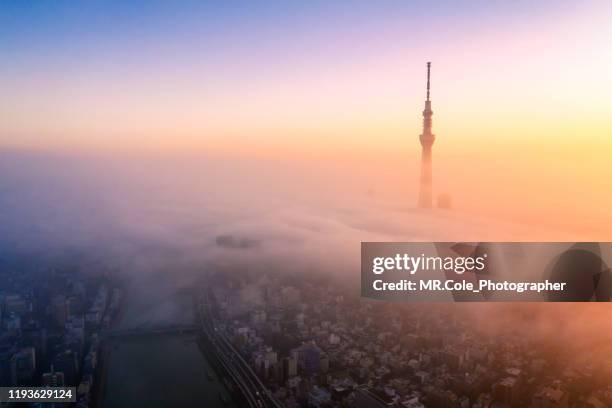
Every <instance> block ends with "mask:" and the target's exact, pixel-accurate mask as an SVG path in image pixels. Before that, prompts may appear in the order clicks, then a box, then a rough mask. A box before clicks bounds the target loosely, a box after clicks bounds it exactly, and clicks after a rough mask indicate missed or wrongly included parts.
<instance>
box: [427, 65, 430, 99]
mask: <svg viewBox="0 0 612 408" xmlns="http://www.w3.org/2000/svg"><path fill="white" fill-rule="evenodd" d="M430 73H431V62H428V63H427V100H429V76H430Z"/></svg>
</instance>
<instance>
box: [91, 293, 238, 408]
mask: <svg viewBox="0 0 612 408" xmlns="http://www.w3.org/2000/svg"><path fill="white" fill-rule="evenodd" d="M123 307H124V310H123V312H122V316H121V318H120V321H119V322H117V325H116V328H118V329H134V328H149V327H163V326H167V325H172V324H181V323H192V322H193V320H194V313H193V305H192V301H191V296H189V295H188V294H181V293H176V294H172V295H168V296H165V297H163V298H162V299H159V298H158V299H154V300H153V299H146V298H143V297H142V296H129V297H128V300H127V301H126V302H125V304H124V306H123ZM106 364H107V368H106V370H105V371H106V381H105V386H104V395H103V405H104V407H106V408H109V407H112V408H116V407H118V408H122V407H126V408H128V407H129V408H131V407H137V406H146V407H152V408H156V407H186V408H189V407H210V408H216V407H219V408H221V407H227V405H224V404H223V401H222V397H221V395H224V396H225V398H227V399H228V400H229V395H230V394H229V393H228V391H227V389H226V388H225V386H224V385H223V383H221V382H220V381H219V380H218V377H217V375H216V374H215V373H214V371H213V368H212V366H211V365H210V364H209V362H208V361H207V360H206V358H205V356H204V355H203V354H202V352H201V351H200V349H199V347H198V344H197V342H196V337H195V336H194V335H178V334H173V335H152V336H144V337H131V338H124V339H119V340H112V341H111V343H110V355H109V356H108V357H107V363H106Z"/></svg>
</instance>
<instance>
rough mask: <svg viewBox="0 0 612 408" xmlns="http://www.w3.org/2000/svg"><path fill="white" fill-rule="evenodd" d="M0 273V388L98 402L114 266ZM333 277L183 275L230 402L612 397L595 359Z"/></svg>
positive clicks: (111, 316) (478, 404) (450, 403)
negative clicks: (577, 357)
mask: <svg viewBox="0 0 612 408" xmlns="http://www.w3.org/2000/svg"><path fill="white" fill-rule="evenodd" d="M41 271H42V272H45V273H40V272H41ZM2 277H3V286H2V288H1V289H0V299H1V303H2V308H1V313H2V314H1V319H2V335H1V337H0V341H1V343H0V347H1V348H0V352H1V358H0V361H1V367H0V368H1V370H0V380H1V384H2V385H3V386H72V387H76V389H77V403H76V406H78V407H81V408H83V407H88V406H100V405H102V404H101V403H100V402H99V401H101V399H100V398H99V395H98V393H99V392H101V391H100V388H101V387H102V383H104V381H105V378H104V376H105V375H106V373H105V370H104V369H103V368H102V367H103V366H104V363H103V360H104V350H105V349H107V347H105V346H106V344H107V343H108V342H110V341H112V340H111V339H110V338H109V337H110V333H112V327H113V325H114V323H113V322H115V321H116V320H118V319H120V312H121V307H122V306H121V305H122V297H123V295H122V294H123V293H125V291H126V290H127V289H126V288H124V287H122V285H123V284H119V283H117V282H118V281H117V280H114V278H113V277H112V275H107V274H94V275H83V274H82V273H80V272H79V271H78V268H72V269H71V268H50V269H48V270H47V269H40V270H38V272H31V271H30V272H27V273H18V271H17V270H14V269H6V268H3V270H2ZM206 282H215V285H214V286H210V284H208V285H207V284H206ZM338 287H339V286H335V285H334V284H333V282H331V281H328V280H326V279H325V278H320V277H319V278H316V277H310V278H309V277H304V276H294V275H282V274H273V273H270V274H266V275H264V276H251V275H248V274H246V273H244V274H242V273H234V274H231V275H230V274H227V273H226V274H222V273H217V274H210V275H206V279H202V281H201V282H198V283H197V284H195V285H194V287H193V291H192V294H191V296H192V297H193V299H194V305H195V307H196V309H198V313H196V316H198V318H199V321H198V322H196V323H197V324H196V326H197V327H199V328H198V329H197V331H198V332H199V334H198V337H200V338H201V341H200V344H201V345H202V351H203V352H204V353H205V354H207V355H209V357H210V359H211V360H214V361H216V364H214V367H215V371H216V376H218V378H219V380H220V381H223V383H224V384H225V386H227V388H228V389H230V390H231V395H232V399H233V400H234V401H233V402H231V403H235V404H236V405H238V406H258V405H259V406H285V407H377V406H380V407H384V406H388V407H391V406H396V407H406V408H418V407H461V408H485V407H533V408H540V407H541V408H548V407H566V408H603V407H609V406H612V387H611V386H610V385H609V382H608V381H606V380H605V379H606V378H609V375H610V372H609V369H610V367H609V366H606V365H605V364H606V363H605V362H602V364H596V361H595V362H593V363H592V364H586V365H581V366H575V365H572V364H570V363H569V359H568V358H567V356H566V355H563V353H562V351H561V350H557V349H554V348H550V349H547V348H546V347H542V346H541V345H534V344H533V343H531V342H530V340H529V336H527V335H525V333H522V332H514V333H513V334H512V332H506V333H503V335H501V334H498V335H491V334H486V333H483V332H481V331H479V330H478V329H477V328H473V327H470V325H469V320H463V319H461V317H460V313H451V309H450V308H445V309H444V308H437V307H436V306H434V305H432V306H431V307H422V306H417V307H415V306H412V307H410V308H409V307H406V305H402V304H397V303H386V302H376V301H369V300H363V299H360V298H359V297H358V296H356V295H355V293H353V292H352V291H350V290H347V289H342V290H340V289H338ZM157 335H161V336H177V335H180V334H177V333H176V332H173V331H168V332H161V333H160V334H157ZM209 375H210V374H209ZM249 394H250V395H249ZM220 402H222V404H221V405H229V404H230V401H229V400H228V401H220ZM33 406H36V405H33Z"/></svg>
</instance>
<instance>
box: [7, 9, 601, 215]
mask: <svg viewBox="0 0 612 408" xmlns="http://www.w3.org/2000/svg"><path fill="white" fill-rule="evenodd" d="M611 18H612V5H611V4H610V3H609V2H607V1H584V2H580V3H577V2H570V1H538V2H533V1H514V2H502V1H466V2H454V1H437V2H431V1H402V2H400V1H381V2H367V1H351V2H334V3H333V4H331V3H330V2H324V1H312V2H266V1H264V2H258V3H257V4H255V3H253V2H243V1H238V2H233V3H232V4H227V3H225V2H215V3H208V2H199V1H197V2H196V1H194V2H190V1H185V2H162V1H159V2H156V1H117V2H96V1H93V2H79V3H75V2H71V1H55V2H38V1H11V0H9V1H7V0H4V1H2V2H0V60H1V61H2V64H0V89H2V98H0V148H2V149H32V150H43V151H49V152H73V153H74V152H76V153H77V154H113V155H116V154H140V155H145V156H147V155H149V156H151V157H153V156H155V155H169V154H183V155H184V154H197V153H202V154H207V155H213V156H218V157H226V158H228V160H238V161H240V160H243V159H245V158H248V159H252V158H259V159H261V160H262V161H264V162H266V163H271V162H274V161H275V160H276V161H279V162H282V163H285V162H303V163H304V165H305V166H307V165H309V163H312V164H311V168H312V170H313V171H319V172H321V173H325V171H328V170H329V166H330V165H331V166H341V165H343V164H342V163H346V169H345V170H346V171H347V172H353V173H354V174H355V175H356V177H360V176H362V175H364V173H367V174H366V175H367V176H373V177H378V178H379V179H384V180H387V181H386V182H385V183H378V184H381V186H374V188H375V189H386V190H392V189H393V187H394V186H395V185H398V183H404V188H407V187H406V186H407V185H410V183H413V181H414V180H413V179H415V178H416V176H415V177H412V178H409V179H410V182H409V183H407V182H406V181H405V176H404V175H405V174H412V175H416V174H417V172H418V157H419V149H420V146H419V144H418V134H419V133H420V130H421V116H420V115H421V111H422V109H423V100H424V96H425V89H424V88H425V86H424V85H425V63H426V61H432V64H433V65H432V100H433V109H434V133H435V134H436V135H437V140H436V143H435V145H434V180H435V187H436V190H437V192H448V193H451V194H452V196H453V197H454V198H455V202H456V203H457V206H459V207H462V206H463V207H466V208H473V209H474V210H476V211H485V210H486V211H492V212H497V213H498V214H501V213H510V212H512V213H513V214H514V216H515V218H520V217H524V216H525V214H528V216H529V220H535V219H538V218H542V214H544V218H548V221H549V223H553V222H554V220H559V219H567V218H568V216H570V218H572V217H573V219H575V220H577V219H579V217H582V218H580V221H579V222H582V220H583V219H584V220H586V218H584V217H589V219H588V220H587V221H588V223H591V224H592V223H595V224H596V223H598V222H599V223H600V222H601V221H602V220H604V219H605V218H603V217H605V216H606V214H607V209H606V206H605V202H607V201H609V199H611V198H612V192H608V191H607V190H609V189H607V188H606V185H605V179H606V176H607V175H609V174H610V172H611V171H612V165H611V164H610V163H609V162H610V160H609V156H610V154H611V153H612V138H610V135H611V134H612V121H611V120H610V118H611V117H612V104H610V103H609V95H610V94H611V93H612V77H611V76H610V75H609V72H610V66H611V64H612V42H611V41H609V39H610V38H612V27H611V26H610V24H609V22H610V21H611ZM322 163H326V164H322ZM330 163H331V164H330ZM325 166H327V167H325ZM402 178H404V181H402ZM382 184H385V185H384V186H383V185H382ZM363 188H364V189H367V188H370V186H366V185H364V186H363ZM410 189H411V191H409V192H407V194H410V193H413V192H414V191H413V190H414V188H412V187H410ZM585 222H586V221H585Z"/></svg>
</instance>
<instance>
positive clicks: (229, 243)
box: [215, 235, 260, 249]
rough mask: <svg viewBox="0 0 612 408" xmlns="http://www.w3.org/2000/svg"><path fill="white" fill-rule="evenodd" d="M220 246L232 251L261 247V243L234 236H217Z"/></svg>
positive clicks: (216, 240)
mask: <svg viewBox="0 0 612 408" xmlns="http://www.w3.org/2000/svg"><path fill="white" fill-rule="evenodd" d="M215 242H216V243H217V245H218V246H220V247H223V248H230V249H251V248H256V247H258V246H259V244H260V241H258V240H256V239H252V238H238V237H235V236H233V235H217V238H216V239H215Z"/></svg>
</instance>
